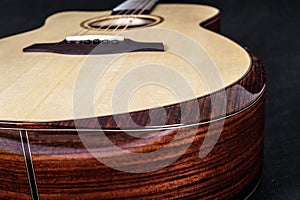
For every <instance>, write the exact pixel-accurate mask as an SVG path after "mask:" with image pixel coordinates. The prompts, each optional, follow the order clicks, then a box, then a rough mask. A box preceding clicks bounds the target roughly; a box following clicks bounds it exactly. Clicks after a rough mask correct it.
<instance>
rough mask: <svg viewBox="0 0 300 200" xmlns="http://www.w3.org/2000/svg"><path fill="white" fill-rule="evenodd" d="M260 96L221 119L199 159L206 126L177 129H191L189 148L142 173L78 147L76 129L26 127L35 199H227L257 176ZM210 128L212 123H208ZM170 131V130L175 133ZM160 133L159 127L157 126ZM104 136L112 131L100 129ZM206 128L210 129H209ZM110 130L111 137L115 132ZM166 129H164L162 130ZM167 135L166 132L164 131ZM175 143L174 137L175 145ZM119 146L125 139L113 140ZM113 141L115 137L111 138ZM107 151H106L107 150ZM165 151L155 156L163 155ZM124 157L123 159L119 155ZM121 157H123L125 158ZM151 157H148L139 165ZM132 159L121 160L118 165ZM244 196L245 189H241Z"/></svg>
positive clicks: (140, 149)
mask: <svg viewBox="0 0 300 200" xmlns="http://www.w3.org/2000/svg"><path fill="white" fill-rule="evenodd" d="M263 105H264V98H263V97H262V98H260V100H259V101H258V102H256V104H254V105H253V106H252V107H251V108H249V109H247V110H245V111H244V112H242V113H240V114H237V115H235V116H232V117H229V118H227V119H226V122H225V126H224V128H223V131H222V135H221V137H220V139H219V141H218V143H217V145H216V146H215V147H214V149H213V151H212V152H211V153H210V154H209V155H208V156H207V157H205V158H204V159H199V157H198V154H199V148H200V146H201V144H202V142H203V138H204V137H205V136H206V137H208V136H207V135H206V131H207V128H208V125H201V126H199V127H198V126H193V127H190V128H180V131H184V133H185V136H184V137H182V138H180V140H179V141H180V142H182V141H183V140H184V139H186V138H188V137H191V136H192V135H194V133H195V132H196V137H195V139H194V142H193V144H192V145H191V147H190V148H189V149H188V150H187V151H186V152H185V154H184V155H183V156H181V157H180V159H179V160H177V161H176V162H175V163H173V164H171V165H170V166H167V167H165V168H163V169H161V170H158V171H155V172H149V173H142V174H133V173H126V172H120V171H117V170H114V169H111V168H110V167H107V166H105V165H104V164H101V163H100V162H99V161H98V160H96V159H95V158H93V157H92V156H91V155H90V154H89V153H88V152H87V151H86V149H85V147H84V146H82V143H81V141H80V138H79V137H78V135H77V133H76V132H51V131H50V132H47V131H46V132H39V131H30V132H29V135H30V141H31V147H32V153H33V161H34V166H35V171H36V176H37V184H38V187H39V193H40V197H41V199H70V198H71V199H91V198H92V199H182V198H197V199H200V198H201V199H216V198H220V199H227V198H229V197H232V196H235V195H236V194H239V192H240V191H241V190H242V189H243V188H245V187H246V186H247V185H248V184H250V183H251V182H252V181H253V180H256V181H257V176H258V173H259V171H260V168H261V164H262V147H263V145H262V144H263V129H264V125H263V121H264V115H263V112H262V111H263V109H264V107H263ZM210 126H212V127H214V129H215V131H217V130H218V128H220V124H219V123H218V122H214V123H212V124H211V125H210ZM176 131H179V130H176V129H174V130H173V134H174V133H176ZM161 132H164V131H161ZM105 133H106V134H107V135H109V134H112V135H113V134H116V133H110V132H105ZM211 133H214V131H213V132H211ZM118 134H121V133H117V134H116V135H113V136H112V137H111V138H112V139H116V138H114V137H118ZM161 134H163V133H161ZM164 134H166V133H164ZM167 134H168V133H167ZM168 141H169V138H163V139H162V141H161V140H160V141H159V140H158V141H157V143H155V144H148V145H144V146H140V145H139V142H136V146H131V147H130V149H131V150H132V151H135V152H147V151H150V150H151V151H152V150H154V149H156V148H161V147H162V146H164V145H165V142H168ZM180 142H178V143H179V144H180ZM119 143H120V144H119V145H120V147H122V145H123V146H125V147H124V148H126V145H125V144H124V143H125V142H124V141H122V142H119ZM115 144H117V139H116V140H115ZM107 154H109V152H107ZM170 157H172V155H165V156H164V157H161V158H159V159H168V158H170ZM125 160H126V159H125ZM125 160H124V161H125ZM155 162H157V160H156V159H155V160H153V159H151V158H149V160H147V161H145V163H143V164H147V165H152V164H153V163H155ZM133 163H134V161H131V162H130V161H127V162H124V165H130V164H133ZM243 195H244V197H245V196H246V195H247V194H243Z"/></svg>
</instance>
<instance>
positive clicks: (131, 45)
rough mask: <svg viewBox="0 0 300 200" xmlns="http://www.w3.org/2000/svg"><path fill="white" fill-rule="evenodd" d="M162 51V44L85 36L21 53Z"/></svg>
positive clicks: (33, 46) (33, 47)
mask: <svg viewBox="0 0 300 200" xmlns="http://www.w3.org/2000/svg"><path fill="white" fill-rule="evenodd" d="M141 51H144V52H150V51H164V45H163V43H151V42H149V43H145V42H136V41H133V40H130V39H125V38H124V37H122V36H109V35H85V36H68V37H67V38H66V39H65V40H63V41H61V42H58V43H41V44H33V45H31V46H29V47H26V48H24V49H23V52H26V53H27V52H39V53H57V54H66V55H101V54H117V53H129V52H141Z"/></svg>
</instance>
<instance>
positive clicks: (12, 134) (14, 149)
mask: <svg viewBox="0 0 300 200" xmlns="http://www.w3.org/2000/svg"><path fill="white" fill-rule="evenodd" d="M0 182H1V183H0V199H16V198H17V199H24V200H25V199H31V192H30V186H29V182H28V175H27V170H26V165H25V160H24V154H23V149H22V143H21V138H20V133H19V131H13V130H0Z"/></svg>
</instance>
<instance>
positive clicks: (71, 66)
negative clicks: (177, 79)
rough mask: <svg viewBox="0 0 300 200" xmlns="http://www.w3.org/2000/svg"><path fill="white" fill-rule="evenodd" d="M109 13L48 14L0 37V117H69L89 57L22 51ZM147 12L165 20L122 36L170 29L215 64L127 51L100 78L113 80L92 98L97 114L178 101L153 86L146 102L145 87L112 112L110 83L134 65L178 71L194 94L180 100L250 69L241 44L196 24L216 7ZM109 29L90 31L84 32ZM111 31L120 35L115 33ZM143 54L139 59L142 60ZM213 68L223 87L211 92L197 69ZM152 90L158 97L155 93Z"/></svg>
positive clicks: (184, 48)
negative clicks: (41, 22) (37, 24)
mask: <svg viewBox="0 0 300 200" xmlns="http://www.w3.org/2000/svg"><path fill="white" fill-rule="evenodd" d="M109 14H110V12H65V13H59V14H56V15H54V16H51V17H50V18H49V19H48V20H47V21H46V23H45V26H43V27H41V28H40V29H38V30H34V31H31V32H28V33H24V34H21V35H17V36H13V37H9V38H4V39H1V40H0V48H1V49H5V51H1V52H0V59H1V65H0V77H1V79H0V99H1V101H0V120H9V121H33V122H40V121H46V122H47V121H61V120H68V119H73V118H74V114H73V113H74V110H73V97H74V89H75V88H74V86H75V85H76V84H75V83H76V80H77V75H78V73H79V70H80V69H81V66H82V65H83V64H85V63H86V62H88V61H90V59H91V58H90V57H86V56H66V55H53V54H36V53H32V54H24V53H23V52H22V49H23V48H25V47H28V46H30V45H32V44H35V43H52V42H59V41H62V40H63V39H64V38H65V37H66V36H68V35H74V34H75V33H78V32H80V31H81V32H80V33H82V32H84V31H86V30H85V29H82V27H81V26H80V24H81V23H82V22H83V21H86V20H88V19H93V18H95V17H101V16H106V15H109ZM151 14H153V15H158V16H161V17H163V18H164V20H163V22H162V23H160V24H158V25H156V26H155V27H149V28H147V29H136V30H134V29H133V30H128V31H125V32H124V33H122V34H124V35H125V36H126V35H130V34H132V39H134V40H137V41H140V42H161V41H158V39H157V38H155V37H157V36H159V37H163V36H164V35H163V34H161V35H159V34H156V35H155V37H154V36H152V38H151V39H149V38H148V37H146V36H147V34H149V32H150V31H149V30H152V29H156V28H157V29H162V30H165V29H167V30H174V31H175V32H178V33H182V34H184V35H186V36H187V37H189V38H192V40H191V41H193V42H195V44H197V45H199V48H202V49H205V51H206V52H207V55H208V56H209V57H210V58H211V59H212V62H213V63H214V64H215V66H213V65H212V62H207V63H206V62H204V63H201V64H199V65H197V67H198V68H197V69H195V67H194V66H191V64H189V62H187V61H186V60H184V59H182V58H181V57H178V56H176V55H174V54H172V53H171V52H168V51H166V52H164V53H161V52H156V53H154V52H153V53H151V54H149V53H141V52H139V53H134V54H130V55H126V56H124V57H122V58H121V59H118V62H115V63H114V65H113V66H112V67H111V68H109V69H110V70H107V74H106V75H107V76H105V77H104V80H103V83H104V84H103V85H106V84H111V85H112V86H111V87H110V88H108V87H104V88H101V87H100V86H101V85H100V86H99V90H97V92H98V94H101V93H103V92H105V94H106V98H105V99H98V101H96V105H97V106H96V107H95V112H96V116H105V115H110V114H116V113H122V112H124V111H126V112H131V111H137V110H143V109H150V108H154V107H157V106H165V105H170V104H174V103H178V99H176V98H174V96H172V94H170V93H168V92H166V91H165V90H164V88H163V87H158V88H153V90H154V91H155V92H152V93H151V95H152V97H153V98H152V99H158V100H157V101H155V102H154V103H152V102H151V101H148V100H149V98H148V96H149V92H147V90H143V91H142V92H143V93H141V95H140V97H137V98H136V99H135V100H136V101H135V102H132V104H131V107H130V108H129V110H127V109H126V110H119V111H118V110H116V111H115V110H114V112H112V110H111V107H110V106H109V105H110V104H111V96H112V94H113V89H114V85H113V84H115V85H116V84H117V83H118V80H119V79H120V77H122V76H123V75H124V74H126V72H128V71H131V70H132V69H133V68H134V67H135V66H136V65H143V64H149V63H158V64H160V65H164V66H170V68H171V69H174V70H175V71H176V72H178V74H181V75H182V76H183V78H184V79H185V80H186V83H187V84H189V85H190V87H191V88H192V89H193V91H194V93H195V94H194V95H192V96H191V95H190V96H185V98H183V100H189V99H191V98H194V97H195V96H196V97H201V96H203V95H206V94H209V93H211V92H213V91H217V90H218V89H221V88H223V87H226V86H230V85H231V84H232V83H234V82H236V81H237V80H239V79H240V78H241V77H242V76H244V75H245V74H246V73H247V71H248V70H249V67H250V65H251V63H250V62H251V60H250V57H249V55H248V53H247V52H246V51H245V50H244V49H243V48H241V47H240V46H239V45H237V44H236V43H234V42H232V41H230V40H229V39H226V38H225V37H222V36H220V35H219V34H215V33H212V32H211V31H208V30H206V29H204V28H201V27H200V26H199V24H200V23H202V22H206V21H207V20H208V19H209V18H211V17H216V15H218V10H216V9H214V8H211V7H207V6H200V5H179V4H171V5H169V4H166V5H163V4H160V5H158V6H157V7H155V9H154V11H153V12H152V13H151ZM70 21H72V23H70ZM186 22H189V23H186ZM212 24H214V23H212ZM142 30H144V32H142V33H140V32H137V34H134V31H142ZM49 33H52V34H49ZM80 33H79V34H80ZM109 33H110V32H102V31H99V32H97V31H89V32H88V33H87V34H109ZM113 34H119V32H115V33H113ZM133 36H134V37H133ZM171 36H172V35H171ZM171 36H169V35H166V36H164V37H165V38H164V39H168V38H172V37H171ZM149 40H151V41H149ZM159 40H161V39H159ZM191 41H190V42H191ZM163 42H164V44H165V45H166V47H167V48H168V46H170V45H175V46H181V47H182V51H183V53H184V52H190V51H191V49H190V46H189V45H185V44H186V43H185V42H181V41H179V40H172V41H171V42H170V43H169V42H165V41H163ZM189 55H190V56H192V57H195V58H199V60H200V61H202V60H207V55H206V56H205V54H204V53H201V52H200V53H197V52H192V54H191V53H189ZM224 55H226V56H224ZM141 57H143V59H140V58H141ZM98 59H99V60H98ZM98 59H97V62H96V61H95V62H94V63H96V64H97V63H99V62H100V61H101V60H103V58H102V57H99V58H98ZM200 61H199V62H200ZM90 62H92V61H90ZM92 64H93V62H92ZM214 67H216V69H217V71H218V72H219V73H220V78H221V79H222V81H223V85H222V86H219V87H217V88H213V91H209V90H208V88H207V85H206V82H205V80H203V77H201V76H200V75H198V73H197V71H196V70H198V69H199V70H200V71H203V70H204V69H206V68H208V69H210V68H214ZM33 77H34V78H33ZM111 79H112V80H111ZM155 94H161V95H159V96H157V95H156V96H155ZM58 97H59V98H58ZM162 97H164V98H162ZM25 105H26V106H25ZM92 116H94V113H90V114H87V116H77V118H79V119H80V118H83V117H92Z"/></svg>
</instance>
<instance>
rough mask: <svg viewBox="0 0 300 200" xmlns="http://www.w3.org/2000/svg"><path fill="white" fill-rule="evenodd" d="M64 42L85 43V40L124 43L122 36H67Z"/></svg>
mask: <svg viewBox="0 0 300 200" xmlns="http://www.w3.org/2000/svg"><path fill="white" fill-rule="evenodd" d="M66 40H67V41H69V42H71V41H86V40H100V41H103V40H108V41H113V40H117V41H124V37H123V36H118V35H80V36H67V37H66Z"/></svg>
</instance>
